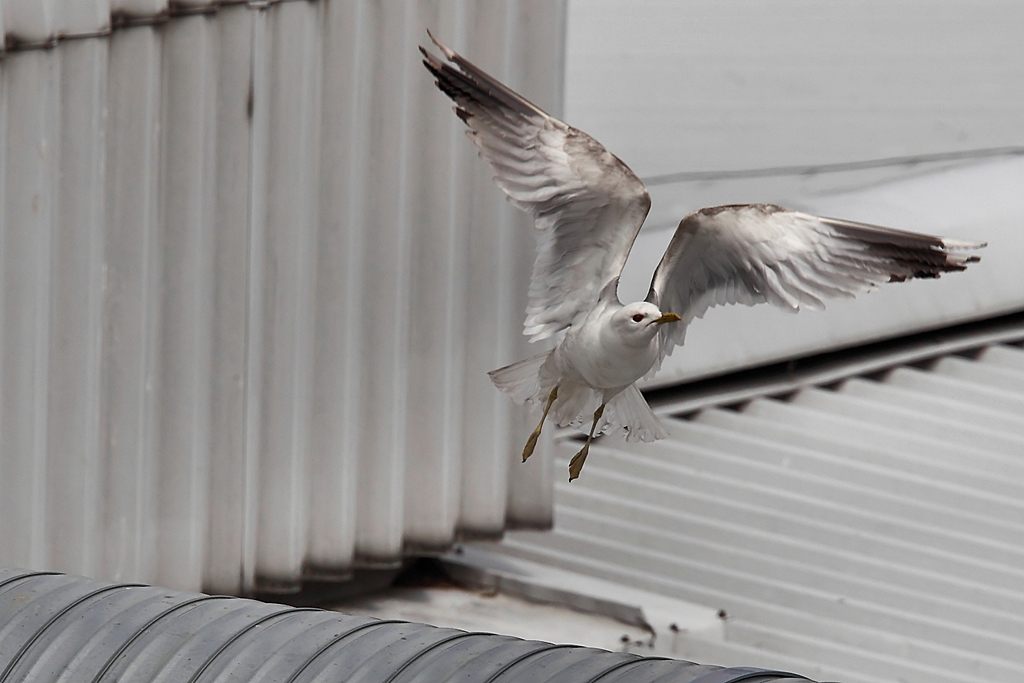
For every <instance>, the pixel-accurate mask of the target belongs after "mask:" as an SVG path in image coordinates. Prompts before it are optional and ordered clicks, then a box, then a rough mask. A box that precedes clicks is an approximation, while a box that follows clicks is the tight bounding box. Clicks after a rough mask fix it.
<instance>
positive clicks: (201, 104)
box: [0, 0, 565, 592]
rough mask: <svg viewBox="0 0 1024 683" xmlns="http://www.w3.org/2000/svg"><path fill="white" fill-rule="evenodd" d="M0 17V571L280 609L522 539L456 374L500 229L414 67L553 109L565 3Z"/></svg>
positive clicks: (20, 4)
mask: <svg viewBox="0 0 1024 683" xmlns="http://www.w3.org/2000/svg"><path fill="white" fill-rule="evenodd" d="M0 5H2V10H3V11H2V17H3V33H4V34H5V35H6V36H7V42H6V45H5V47H6V49H7V52H6V54H5V55H4V58H3V60H2V61H0V88H2V96H0V97H2V99H0V140H2V142H0V155H2V159H0V192H2V196H0V201H2V203H0V207H2V210H0V278H2V289H0V321H2V322H0V519H2V520H3V523H2V529H0V564H6V565H11V564H21V565H28V566H33V567H38V568H52V569H57V570H61V571H70V572H75V573H82V574H87V575H91V576H103V577H109V578H112V579H118V580H141V581H145V582H151V583H156V584H163V585H167V586H171V587H176V588H183V589H199V588H205V589H207V590H212V591H219V592H238V591H245V590H250V589H252V588H253V587H254V586H256V585H260V586H262V587H278V588H283V589H289V588H294V587H295V586H296V585H297V584H298V582H299V581H300V580H301V579H302V578H303V577H308V576H312V575H316V576H329V577H344V576H345V575H347V574H348V573H349V572H350V571H351V570H352V568H353V567H355V566H379V565H389V566H393V565H394V564H395V562H396V561H398V560H400V558H401V557H402V555H403V552H406V551H410V550H415V551H422V550H438V549H443V548H445V547H446V546H447V545H448V544H449V543H451V542H452V540H453V539H454V538H455V537H456V535H458V534H462V535H484V536H487V535H490V536H493V535H496V534H500V533H501V532H502V530H503V529H504V528H505V527H506V526H507V525H527V526H530V525H532V526H543V525H545V524H547V523H548V522H549V520H550V514H551V508H550V506H551V502H550V495H551V494H550V479H549V478H548V476H549V475H548V469H549V468H547V467H545V466H544V464H543V462H542V461H541V462H537V463H533V462H532V461H531V464H532V465H534V466H532V467H528V466H524V467H520V468H515V469H510V468H509V464H510V463H511V462H512V461H513V458H515V457H516V454H515V453H514V451H515V450H516V449H515V448H514V447H512V445H511V444H510V441H509V434H510V432H513V433H515V434H516V435H518V434H520V433H522V432H523V431H524V429H526V428H525V427H524V426H520V425H519V424H518V421H519V420H520V419H521V418H520V417H519V416H518V414H515V413H513V412H512V411H511V410H510V408H509V406H508V404H507V401H506V400H505V399H504V397H503V396H501V395H499V394H498V392H496V391H494V390H493V388H492V387H491V386H490V384H489V382H488V381H487V378H486V375H485V371H486V370H489V369H491V368H493V367H497V366H499V365H501V364H503V363H506V362H509V361H510V360H513V359H514V358H516V357H520V356H522V355H523V353H524V352H525V350H524V349H523V348H521V347H522V346H523V343H522V342H521V341H520V340H521V339H522V337H521V336H520V335H519V334H518V329H519V327H520V325H521V322H522V320H521V319H522V311H523V309H524V306H525V292H526V285H525V282H526V280H527V278H528V273H529V268H528V265H527V264H528V263H529V261H530V258H531V254H532V250H533V236H532V234H531V230H530V225H529V221H528V218H527V217H525V216H522V215H521V214H519V213H518V212H515V211H514V210H513V209H511V207H509V206H508V205H507V204H506V203H505V202H504V201H503V200H502V198H501V196H500V194H499V193H498V191H497V190H496V189H494V188H493V187H491V185H490V180H489V178H488V176H487V175H486V174H484V173H482V172H481V169H480V167H479V162H478V160H477V159H476V158H475V156H474V154H473V149H472V146H471V145H469V144H467V143H466V142H465V140H464V139H463V138H462V133H461V131H460V130H459V123H458V122H457V121H456V120H455V118H454V117H453V116H451V112H450V111H449V107H448V106H447V105H446V104H445V103H444V99H443V98H442V97H441V96H440V95H438V94H437V93H436V92H434V88H433V84H432V83H431V80H430V78H429V77H428V75H427V74H426V73H425V72H424V71H423V69H422V67H421V66H420V64H419V58H418V53H417V51H416V47H417V45H418V44H419V43H421V42H423V41H424V40H425V33H424V29H425V28H426V27H431V28H432V29H433V30H435V31H436V32H437V34H438V35H439V36H442V37H444V38H445V39H447V40H449V41H450V42H451V44H453V45H454V46H456V47H457V48H459V49H462V50H464V51H465V52H467V53H468V54H472V55H473V58H474V60H476V61H478V62H479V63H480V64H481V65H482V66H484V67H486V68H488V69H491V70H493V71H494V72H496V73H498V74H501V75H502V76H503V77H504V78H506V79H507V80H508V81H509V82H510V83H512V84H513V85H515V86H517V87H519V88H521V89H522V90H523V91H524V92H525V93H527V94H528V96H530V97H531V98H533V99H535V100H536V101H537V102H539V103H540V104H542V105H543V106H547V107H549V108H552V109H554V110H555V111H557V109H558V105H559V104H560V101H561V82H562V70H561V67H560V65H561V63H562V59H563V57H562V49H563V33H564V14H565V8H564V2H563V1H560V0H559V1H553V2H552V1H548V0H503V1H501V2H490V1H488V2H483V1H480V2H471V1H469V0H465V1H458V0H433V1H431V0H391V1H387V2H375V1H374V2H371V1H369V0H321V1H319V2H305V1H298V2H277V3H273V2H247V3H229V2H196V3H192V2H188V3H184V2H173V3H168V2H167V1H166V0H121V1H118V0H114V2H112V3H108V2H105V1H103V0H91V1H89V2H80V1H71V0H66V1H63V2H58V1H49V0H48V1H45V2H40V1H39V0H4V1H3V2H2V3H0ZM516 445H518V439H516Z"/></svg>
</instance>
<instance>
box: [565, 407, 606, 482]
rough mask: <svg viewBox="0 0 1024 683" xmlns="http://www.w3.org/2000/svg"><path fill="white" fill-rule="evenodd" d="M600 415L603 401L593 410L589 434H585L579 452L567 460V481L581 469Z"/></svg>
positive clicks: (578, 473) (574, 477)
mask: <svg viewBox="0 0 1024 683" xmlns="http://www.w3.org/2000/svg"><path fill="white" fill-rule="evenodd" d="M602 415H604V404H603V403H602V404H601V407H600V408H598V409H597V410H595V411H594V423H593V424H591V425H590V434H588V435H587V442H586V443H585V444H583V448H581V449H580V452H579V453H577V454H576V455H574V456H573V458H572V460H570V461H569V481H572V480H573V479H576V478H578V477H579V476H580V472H582V471H583V463H585V462H586V461H587V453H589V452H590V442H591V441H593V440H594V430H595V429H597V422H598V420H600V419H601V416H602Z"/></svg>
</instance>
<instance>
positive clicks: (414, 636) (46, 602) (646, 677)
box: [0, 570, 807, 683]
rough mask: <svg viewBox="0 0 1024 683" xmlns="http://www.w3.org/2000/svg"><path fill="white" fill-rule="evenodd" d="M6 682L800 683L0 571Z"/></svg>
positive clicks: (1, 679) (0, 647)
mask: <svg viewBox="0 0 1024 683" xmlns="http://www.w3.org/2000/svg"><path fill="white" fill-rule="evenodd" d="M0 624H3V628H2V629H0V683H7V682H8V681H33V683H48V682H54V683H56V682H57V681H92V683H103V682H110V683H113V682H114V681H117V683H143V682H148V681H164V682H168V683H169V682H172V681H182V682H185V681H187V682H188V683H204V682H207V681H209V682H213V681H225V680H241V681H252V682H257V681H266V682H268V683H269V682H271V681H273V682H277V683H306V682H312V681H361V682H363V683H375V682H378V681H379V682H380V683H385V682H386V683H403V682H411V681H422V682H427V681H454V680H458V681H464V682H465V683H477V682H479V683H502V682H506V681H545V682H550V683H555V682H558V683H597V681H600V682H601V683H655V682H657V683H734V682H738V681H749V682H751V683H768V682H769V681H772V682H774V683H787V682H788V683H797V681H806V680H807V679H805V678H802V677H799V676H795V675H793V674H786V673H783V672H773V671H768V670H764V669H749V668H738V669H723V668H721V667H716V666H703V665H700V664H693V663H691V662H684V661H679V660H673V659H656V658H646V657H639V656H637V655H633V654H625V653H612V652H605V651H603V650H596V649H593V648H585V647H578V646H573V645H552V644H550V643H542V642H538V641H530V640H520V639H518V638H512V637H509V636H499V635H492V634H487V633H466V632H464V631H457V630H454V629H446V628H436V627H434V626H427V625H424V624H411V623H406V622H399V621H381V620H377V619H371V618H367V617H350V616H345V615H342V614H338V613H336V612H326V611H323V610H317V609H295V608H289V607H285V606H283V605H271V604H266V603H261V602H256V601H253V600H243V599H240V598H228V597H224V596H210V595H199V594H196V593H181V592H178V591H170V590H166V589H162V588H151V587H147V586H139V585H134V586H133V585H128V584H112V583H107V582H101V581H94V580H90V579H83V578H77V577H72V576H62V575H48V574H41V573H37V572H26V571H23V570H0Z"/></svg>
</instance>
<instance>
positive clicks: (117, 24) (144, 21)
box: [0, 0, 320, 59]
mask: <svg viewBox="0 0 1024 683" xmlns="http://www.w3.org/2000/svg"><path fill="white" fill-rule="evenodd" d="M299 1H300V0H219V1H215V2H211V3H209V4H206V5H189V4H186V3H182V2H174V1H173V0H172V1H171V2H169V3H168V6H167V9H164V10H161V11H159V12H156V13H154V14H135V13H133V12H125V11H123V10H120V11H115V12H111V13H110V23H109V25H108V26H107V27H106V28H101V29H99V30H96V31H84V32H81V33H54V34H52V35H50V36H47V37H45V38H22V37H20V36H19V35H18V33H16V32H13V31H11V32H8V33H7V34H5V35H4V36H3V37H2V40H0V59H3V58H4V56H6V55H7V54H9V53H16V52H28V51H31V50H52V49H53V48H55V47H57V46H58V45H59V44H61V43H64V42H68V41H73V40H87V39H89V38H107V37H109V36H111V35H112V34H113V33H114V32H115V31H121V30H125V29H131V28H141V27H145V26H163V25H164V24H166V23H168V22H169V21H173V20H174V19H177V18H179V17H192V16H197V15H203V14H217V13H218V12H219V11H220V9H221V8H222V7H238V6H245V7H247V8H249V9H251V10H256V11H262V10H266V9H268V8H269V7H271V6H272V5H279V4H282V3H286V2H299ZM301 1H302V2H320V0H301Z"/></svg>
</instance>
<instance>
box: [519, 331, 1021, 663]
mask: <svg viewBox="0 0 1024 683" xmlns="http://www.w3.org/2000/svg"><path fill="white" fill-rule="evenodd" d="M1017 324H1018V328H1017V329H1018V333H1017V338H1018V339H1020V338H1021V337H1024V330H1021V328H1020V327H1019V322H1018V323H1017ZM1004 334H1006V332H1005V331H1004ZM782 391H783V393H782V394H781V395H775V396H772V395H762V396H760V397H754V398H748V400H744V401H743V402H741V403H738V404H733V405H732V406H710V407H706V408H704V409H702V410H698V411H696V412H688V416H687V417H673V418H669V420H668V426H669V431H670V432H671V436H670V438H669V439H667V440H666V441H663V442H658V443H656V444H623V443H619V442H615V441H611V440H609V439H607V438H605V439H602V441H604V443H603V444H600V445H599V446H598V447H597V448H596V449H592V455H591V457H590V459H588V461H587V467H586V469H585V471H584V473H583V476H582V477H581V478H580V479H579V480H578V481H576V482H573V483H571V484H568V483H562V484H560V485H559V486H558V487H557V490H556V523H555V528H554V531H553V532H552V533H550V534H529V533H525V532H522V533H515V534H511V535H510V537H509V538H506V540H505V541H504V542H503V543H502V545H501V548H502V549H503V550H504V551H505V552H509V553H514V554H517V555H520V556H523V557H526V558H528V559H532V560H536V561H541V562H545V563H550V564H554V565H556V566H559V567H563V568H568V569H572V570H575V571H579V572H583V573H586V574H592V575H595V576H599V577H601V578H604V579H609V580H612V581H619V582H622V583H625V584H627V585H631V586H636V587H639V588H643V589H646V590H651V591H654V592H661V593H663V594H665V595H671V596H673V597H677V598H681V599H684V600H689V601H693V602H697V603H700V604H705V605H708V606H712V607H716V608H721V609H723V610H725V613H726V614H727V615H728V618H727V621H726V624H725V636H726V637H725V641H724V642H715V641H712V640H704V639H701V638H699V637H696V636H692V635H691V636H687V637H683V638H681V639H680V640H679V643H680V646H679V649H678V651H677V654H678V655H679V656H684V657H688V658H695V659H704V660H710V661H715V662H716V663H723V664H738V663H740V662H742V663H751V662H752V663H754V664H757V665H760V666H780V667H786V668H790V669H792V670H798V671H805V672H811V673H812V674H813V675H816V676H820V677H826V678H838V679H842V680H847V681H851V682H858V683H860V682H863V683H867V682H869V681H871V682H881V681H895V680H899V681H906V682H908V683H955V682H957V681H967V680H972V681H982V680H983V681H991V682H995V681H1005V682H1007V683H1010V682H1012V681H1020V680H1022V677H1024V616H1022V615H1024V542H1022V539H1024V457H1022V456H1024V347H1022V346H1021V345H1019V344H1013V343H1004V344H989V345H985V346H982V347H980V348H975V349H970V350H965V351H962V352H961V353H958V354H953V355H950V354H945V355H940V356H939V357H937V358H933V359H931V360H927V361H924V360H922V361H919V362H916V363H914V364H912V365H907V364H898V365H896V366H895V367H891V368H889V369H887V370H881V371H880V370H878V369H877V368H875V371H874V372H873V373H872V374H871V375H869V376H853V377H848V378H847V379H844V380H840V381H836V379H835V377H832V378H830V379H829V384H828V385H826V386H813V385H812V386H804V387H803V388H797V389H795V390H794V389H793V388H792V387H785V388H784V389H783V390H782ZM704 400H705V401H707V402H711V399H710V397H705V399H704ZM687 410H688V411H690V410H691V409H689V408H688V409H687ZM664 412H665V413H667V414H671V413H672V412H673V408H672V404H671V401H666V403H665V406H664ZM560 447H561V450H562V456H563V457H562V458H561V460H562V462H561V463H560V464H559V465H558V469H559V470H560V473H561V467H562V466H564V463H565V461H566V460H567V458H568V456H570V455H571V454H572V453H573V452H574V451H575V450H576V449H578V448H579V445H578V443H577V442H576V441H574V440H571V439H565V440H563V441H560Z"/></svg>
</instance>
